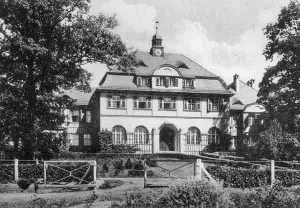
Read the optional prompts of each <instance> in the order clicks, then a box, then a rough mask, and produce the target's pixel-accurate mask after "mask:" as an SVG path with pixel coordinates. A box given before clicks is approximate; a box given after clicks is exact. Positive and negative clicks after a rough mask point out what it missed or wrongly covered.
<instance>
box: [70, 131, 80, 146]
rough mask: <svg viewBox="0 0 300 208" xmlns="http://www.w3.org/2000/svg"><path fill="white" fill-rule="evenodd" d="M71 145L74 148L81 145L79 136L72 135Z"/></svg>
mask: <svg viewBox="0 0 300 208" xmlns="http://www.w3.org/2000/svg"><path fill="white" fill-rule="evenodd" d="M70 144H71V145H72V146H78V145H79V135H78V134H70Z"/></svg>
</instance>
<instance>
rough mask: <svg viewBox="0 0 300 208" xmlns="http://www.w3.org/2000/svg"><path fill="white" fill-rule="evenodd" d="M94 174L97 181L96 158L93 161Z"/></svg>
mask: <svg viewBox="0 0 300 208" xmlns="http://www.w3.org/2000/svg"><path fill="white" fill-rule="evenodd" d="M93 174H94V181H95V182H96V180H97V161H96V160H94V162H93Z"/></svg>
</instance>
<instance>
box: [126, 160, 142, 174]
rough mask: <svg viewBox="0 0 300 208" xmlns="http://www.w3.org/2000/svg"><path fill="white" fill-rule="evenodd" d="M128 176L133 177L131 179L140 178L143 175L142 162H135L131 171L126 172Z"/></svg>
mask: <svg viewBox="0 0 300 208" xmlns="http://www.w3.org/2000/svg"><path fill="white" fill-rule="evenodd" d="M128 175H129V176H133V177H136V176H138V177H141V176H143V175H144V164H143V161H141V160H139V161H137V162H136V163H135V164H134V166H133V170H130V171H128Z"/></svg>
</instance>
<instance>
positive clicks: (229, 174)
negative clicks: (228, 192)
mask: <svg viewBox="0 0 300 208" xmlns="http://www.w3.org/2000/svg"><path fill="white" fill-rule="evenodd" d="M206 169H207V171H208V172H209V173H210V174H211V175H212V176H213V178H216V179H218V180H221V181H222V182H223V185H224V187H233V188H253V187H261V186H264V185H268V184H270V183H271V171H270V169H268V168H266V169H245V168H233V167H228V166H218V165H208V166H206ZM275 178H276V180H278V181H280V182H281V184H282V185H283V186H285V187H290V186H293V185H300V172H299V171H297V170H291V169H284V170H276V174H275Z"/></svg>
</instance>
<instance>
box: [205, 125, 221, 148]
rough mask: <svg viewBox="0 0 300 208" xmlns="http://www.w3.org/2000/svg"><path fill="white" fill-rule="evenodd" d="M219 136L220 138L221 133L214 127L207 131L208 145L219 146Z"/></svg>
mask: <svg viewBox="0 0 300 208" xmlns="http://www.w3.org/2000/svg"><path fill="white" fill-rule="evenodd" d="M220 136H221V132H220V130H219V129H218V128H216V127H212V128H210V129H209V131H208V144H211V143H215V144H219V143H220Z"/></svg>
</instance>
